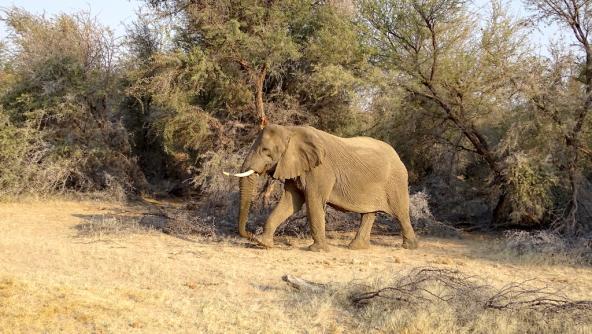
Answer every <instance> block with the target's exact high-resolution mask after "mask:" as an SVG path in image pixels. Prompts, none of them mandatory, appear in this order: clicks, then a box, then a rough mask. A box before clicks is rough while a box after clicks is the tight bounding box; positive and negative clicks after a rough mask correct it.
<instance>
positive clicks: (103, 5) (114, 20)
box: [0, 0, 143, 37]
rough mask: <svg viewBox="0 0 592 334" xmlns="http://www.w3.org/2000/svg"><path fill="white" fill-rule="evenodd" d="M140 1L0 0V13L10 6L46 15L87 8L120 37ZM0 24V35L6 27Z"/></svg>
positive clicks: (4, 32)
mask: <svg viewBox="0 0 592 334" xmlns="http://www.w3.org/2000/svg"><path fill="white" fill-rule="evenodd" d="M142 3H143V1H140V0H100V1H92V0H0V13H1V9H2V8H7V7H12V6H16V7H20V8H23V9H26V10H27V11H29V12H32V13H35V14H45V15H46V16H47V17H51V16H53V15H55V14H60V13H73V12H77V11H80V10H87V11H90V13H91V15H92V16H96V17H97V19H98V20H99V22H101V23H102V24H104V25H106V26H108V27H110V28H111V30H113V32H114V34H115V36H116V37H121V36H123V35H124V34H125V26H124V24H125V23H127V24H129V23H130V22H132V21H133V20H134V18H135V16H136V10H137V9H138V8H139V7H140V5H142ZM0 25H1V26H0V35H2V34H6V28H5V27H4V26H3V24H2V23H0Z"/></svg>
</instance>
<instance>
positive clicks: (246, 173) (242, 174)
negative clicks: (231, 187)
mask: <svg viewBox="0 0 592 334" xmlns="http://www.w3.org/2000/svg"><path fill="white" fill-rule="evenodd" d="M222 173H223V174H224V175H228V176H236V177H245V176H249V175H251V174H253V173H255V171H254V170H252V169H249V170H248V171H246V172H244V173H238V174H230V173H228V172H222Z"/></svg>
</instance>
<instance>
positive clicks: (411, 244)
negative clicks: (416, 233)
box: [403, 239, 419, 249]
mask: <svg viewBox="0 0 592 334" xmlns="http://www.w3.org/2000/svg"><path fill="white" fill-rule="evenodd" d="M418 246H419V243H418V242H417V239H403V248H405V249H417V247H418Z"/></svg>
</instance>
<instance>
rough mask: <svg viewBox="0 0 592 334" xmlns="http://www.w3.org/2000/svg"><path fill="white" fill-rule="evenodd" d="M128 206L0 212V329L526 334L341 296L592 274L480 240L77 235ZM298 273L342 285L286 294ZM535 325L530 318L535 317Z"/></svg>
mask: <svg viewBox="0 0 592 334" xmlns="http://www.w3.org/2000/svg"><path fill="white" fill-rule="evenodd" d="M144 210H145V207H143V206H140V205H133V204H132V205H123V204H113V203H102V202H92V201H67V200H46V201H39V200H30V201H21V202H18V203H17V202H11V203H3V204H0V333H35V332H47V333H121V332H128V333H197V332H208V333H232V332H237V333H352V332H360V333H379V332H391V333H455V332H463V331H464V332H467V331H471V332H483V333H487V332H496V333H524V332H528V328H524V324H525V323H528V321H525V319H522V318H521V317H522V316H524V315H520V316H518V315H512V314H511V313H510V314H501V313H495V312H493V313H492V312H489V313H487V312H486V313H484V314H483V315H480V316H479V317H478V318H479V320H478V321H477V322H475V323H474V324H472V325H471V327H470V328H469V327H463V326H462V324H461V325H459V323H458V322H455V321H454V320H453V318H454V316H453V314H452V313H451V311H450V310H446V309H437V308H436V309H434V308H429V307H426V308H425V309H423V310H419V311H412V310H400V311H398V312H392V310H388V309H385V308H384V307H383V306H381V304H372V305H369V306H368V307H366V308H364V309H355V308H353V307H352V306H349V305H348V298H347V296H348V294H347V287H349V286H351V287H354V286H356V285H358V284H371V285H376V286H380V285H381V284H382V283H384V282H388V280H389V279H390V278H392V277H393V276H395V275H397V274H399V273H402V272H405V271H407V270H410V269H412V268H415V267H418V266H426V265H430V266H434V267H443V268H455V269H459V270H461V271H463V272H464V273H467V274H469V275H477V276H479V277H481V278H482V279H483V280H485V281H486V282H487V283H489V284H492V285H494V286H503V285H504V284H506V283H508V282H515V281H524V280H529V279H536V284H539V285H540V286H548V287H550V288H553V289H557V290H561V291H562V292H563V293H565V294H566V295H567V296H569V297H571V298H574V299H592V268H590V267H585V266H583V267H582V266H572V265H540V264H535V263H533V262H530V261H520V260H516V261H513V260H512V259H510V258H508V257H507V256H503V257H496V255H495V254H492V253H490V251H489V249H490V248H488V247H486V245H487V244H488V243H490V240H488V239H487V238H484V237H468V238H465V239H462V240H456V239H450V240H449V239H436V238H425V239H423V240H422V244H421V248H420V249H418V250H416V251H408V250H405V249H402V248H401V247H400V246H399V245H400V242H401V241H400V238H399V237H397V236H379V237H375V238H374V243H373V246H372V248H371V249H369V250H362V251H350V250H348V249H346V248H344V246H345V245H346V244H347V242H348V241H349V239H350V238H351V237H352V235H353V234H352V233H353V232H352V233H336V232H332V233H330V236H331V238H332V239H331V240H332V241H331V242H332V244H333V245H334V249H333V250H332V252H329V253H311V252H308V251H305V250H304V247H305V246H306V245H307V244H308V243H309V242H310V241H307V240H302V239H295V238H279V239H280V240H279V242H278V244H279V245H280V247H279V248H277V249H272V250H262V249H258V248H253V247H249V243H248V242H246V241H243V240H241V239H238V238H233V237H229V238H225V239H223V240H221V241H220V240H218V241H213V240H207V239H199V238H191V239H186V238H177V237H174V236H170V235H166V234H163V233H160V232H157V231H146V230H141V229H138V230H137V231H136V232H134V233H121V234H113V235H98V236H97V235H93V236H83V237H81V236H80V235H79V227H80V225H81V224H84V223H85V221H87V220H88V217H97V216H101V215H105V216H110V217H112V216H113V215H119V216H121V217H122V219H124V217H137V216H140V215H142V214H143V213H144ZM284 274H292V275H296V276H299V277H302V278H305V279H308V280H311V281H315V282H320V283H330V284H333V285H334V286H341V287H345V288H344V289H343V291H341V292H340V290H337V292H335V290H331V291H329V292H326V293H319V294H312V293H302V292H296V291H294V290H293V288H291V287H289V286H287V285H286V284H285V283H284V282H283V281H282V280H281V277H282V275H284ZM539 320H541V319H537V318H536V317H534V318H532V319H531V321H539ZM546 326H547V328H548V332H557V333H559V332H562V331H563V332H565V331H567V332H581V333H586V332H590V331H591V330H592V328H591V327H590V325H589V324H588V325H586V324H580V323H575V322H574V323H571V322H569V321H564V320H561V319H559V320H551V321H549V323H548V324H547V325H546Z"/></svg>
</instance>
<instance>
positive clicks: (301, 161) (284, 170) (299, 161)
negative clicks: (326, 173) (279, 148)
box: [273, 128, 325, 180]
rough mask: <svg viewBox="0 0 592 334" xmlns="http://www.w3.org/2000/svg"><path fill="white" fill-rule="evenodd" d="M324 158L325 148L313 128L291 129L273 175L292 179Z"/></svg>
mask: <svg viewBox="0 0 592 334" xmlns="http://www.w3.org/2000/svg"><path fill="white" fill-rule="evenodd" d="M324 158H325V149H324V147H323V145H322V143H321V140H320V137H319V136H318V135H317V134H316V133H315V131H314V130H313V129H310V128H304V129H296V130H293V134H292V135H291V136H290V138H289V139H288V144H287V145H286V150H285V151H284V154H282V157H281V158H280V160H279V161H278V163H277V166H276V168H275V173H274V174H273V177H275V178H277V179H280V180H285V179H293V178H295V177H297V176H300V175H302V174H304V173H305V172H307V171H309V170H311V169H313V168H315V167H316V166H318V165H320V164H321V163H322V162H323V159H324Z"/></svg>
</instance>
